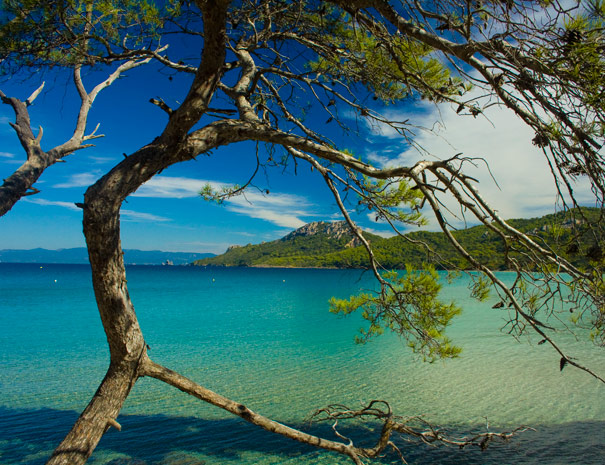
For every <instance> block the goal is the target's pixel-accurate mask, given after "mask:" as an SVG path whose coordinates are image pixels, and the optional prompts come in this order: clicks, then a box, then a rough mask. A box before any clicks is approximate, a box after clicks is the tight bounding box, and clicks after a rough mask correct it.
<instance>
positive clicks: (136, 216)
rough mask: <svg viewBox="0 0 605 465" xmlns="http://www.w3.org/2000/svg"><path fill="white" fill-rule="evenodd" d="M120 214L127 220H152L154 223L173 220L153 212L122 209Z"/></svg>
mask: <svg viewBox="0 0 605 465" xmlns="http://www.w3.org/2000/svg"><path fill="white" fill-rule="evenodd" d="M120 216H121V217H122V218H123V219H124V220H125V221H131V222H147V221H149V222H152V223H156V222H165V221H172V220H171V219H170V218H166V217H165V216H158V215H153V214H151V213H143V212H137V211H134V210H124V209H122V210H120Z"/></svg>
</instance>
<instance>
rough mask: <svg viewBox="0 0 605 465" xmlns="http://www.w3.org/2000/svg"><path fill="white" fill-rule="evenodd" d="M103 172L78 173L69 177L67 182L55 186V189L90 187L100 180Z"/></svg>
mask: <svg viewBox="0 0 605 465" xmlns="http://www.w3.org/2000/svg"><path fill="white" fill-rule="evenodd" d="M100 176H101V172H100V171H99V172H96V171H92V172H90V173H78V174H74V175H72V176H70V177H69V179H68V180H67V181H65V182H62V183H59V184H55V185H54V187H58V188H63V189H69V188H72V187H88V186H90V185H92V184H94V183H95V182H97V180H98V179H99V177H100Z"/></svg>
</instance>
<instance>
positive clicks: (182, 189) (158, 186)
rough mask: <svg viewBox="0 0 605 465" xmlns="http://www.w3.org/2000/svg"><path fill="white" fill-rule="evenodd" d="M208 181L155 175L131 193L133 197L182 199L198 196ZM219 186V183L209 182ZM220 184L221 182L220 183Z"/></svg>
mask: <svg viewBox="0 0 605 465" xmlns="http://www.w3.org/2000/svg"><path fill="white" fill-rule="evenodd" d="M207 183H208V181H203V180H201V179H192V178H183V177H170V176H155V177H153V178H152V179H150V180H149V181H147V182H146V183H145V184H143V185H142V186H141V187H139V189H138V190H137V191H136V192H135V193H134V194H132V196H133V197H156V198H163V199H183V198H187V197H198V196H199V195H200V191H201V190H202V187H204V185H206V184H207ZM211 184H213V186H217V187H219V183H211ZM220 186H222V184H221V185H220ZM219 188H220V187H219Z"/></svg>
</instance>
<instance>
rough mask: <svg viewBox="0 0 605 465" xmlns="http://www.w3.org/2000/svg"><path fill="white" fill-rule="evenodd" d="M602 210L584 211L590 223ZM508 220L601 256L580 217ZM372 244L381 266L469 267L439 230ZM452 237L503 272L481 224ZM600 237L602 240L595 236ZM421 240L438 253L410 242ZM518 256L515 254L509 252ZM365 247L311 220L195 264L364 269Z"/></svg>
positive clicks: (582, 255)
mask: <svg viewBox="0 0 605 465" xmlns="http://www.w3.org/2000/svg"><path fill="white" fill-rule="evenodd" d="M600 213H601V211H600V210H597V209H585V211H584V214H585V216H586V217H587V218H588V220H589V221H590V222H592V221H593V220H594V221H596V220H597V218H598V215H599V214H600ZM509 224H510V225H512V226H513V227H515V228H517V229H519V230H520V231H522V232H524V233H528V234H530V235H531V237H532V238H533V239H534V240H535V241H537V242H539V243H541V244H544V245H546V246H548V247H551V248H553V249H554V250H555V251H556V252H557V253H559V254H562V255H563V256H565V257H566V258H568V259H569V260H570V261H571V262H573V263H575V264H577V265H585V264H587V263H588V261H589V260H594V259H596V260H602V258H603V257H602V251H601V248H600V247H599V246H598V244H597V242H596V240H595V238H594V236H592V235H591V234H587V232H586V231H587V228H586V226H584V224H583V223H582V221H580V220H575V221H573V220H571V219H570V217H569V215H565V214H563V213H557V214H552V215H547V216H544V217H541V218H532V219H515V220H510V221H509ZM364 235H365V237H366V238H367V239H368V240H369V241H370V243H371V244H372V247H373V250H374V254H375V256H376V258H377V259H378V261H379V262H380V263H381V264H382V265H383V266H384V267H385V268H403V267H405V264H412V265H413V266H416V267H420V266H422V264H423V263H434V264H435V265H436V266H437V267H438V268H454V267H458V268H468V263H466V261H465V260H464V259H463V258H462V257H460V256H459V255H458V254H457V253H456V251H455V250H454V248H453V246H452V245H451V244H450V243H449V242H448V241H447V238H446V237H445V235H444V234H443V233H441V232H428V231H416V232H410V233H408V234H406V235H405V237H392V238H389V239H385V238H382V237H379V236H376V235H374V234H370V233H364ZM454 236H455V237H456V239H457V240H458V241H459V242H460V243H461V244H462V245H463V246H464V247H465V248H466V249H467V250H468V251H469V252H470V253H471V254H473V255H474V256H475V257H477V258H479V259H480V260H481V262H482V263H484V264H485V265H487V266H488V267H489V268H491V269H493V270H504V269H506V268H507V265H506V263H505V260H504V245H503V242H502V240H501V239H500V237H499V235H497V234H496V233H494V232H493V231H490V230H488V228H487V227H485V226H475V227H471V228H468V229H464V230H460V231H456V232H454ZM599 240H601V241H602V238H601V239H599ZM412 241H413V242H423V243H424V244H426V245H428V246H429V247H430V249H432V250H433V251H434V252H436V253H431V252H429V251H428V250H427V248H426V247H423V246H421V245H418V244H414V243H413V242H412ZM437 254H438V255H437ZM511 255H512V256H515V257H517V258H519V255H518V254H515V253H514V252H512V253H511ZM368 263H369V262H368V257H367V253H366V251H365V248H364V247H363V246H361V245H360V244H359V243H358V241H357V240H356V239H354V236H353V235H352V233H351V232H350V231H349V229H348V226H347V225H346V223H345V222H344V221H341V222H337V223H327V222H319V223H310V224H308V225H305V226H303V227H302V228H300V229H298V230H296V231H293V232H292V233H290V234H288V235H287V236H285V237H283V238H282V239H279V240H276V241H272V242H266V243H262V244H257V245H252V244H248V245H246V246H243V247H237V246H236V247H231V248H229V250H228V251H227V252H226V253H224V254H223V255H218V256H216V257H211V258H205V259H202V260H197V261H196V262H195V263H194V264H195V265H217V266H291V267H334V268H365V267H367V266H368Z"/></svg>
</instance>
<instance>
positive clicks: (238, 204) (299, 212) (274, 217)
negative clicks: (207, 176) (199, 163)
mask: <svg viewBox="0 0 605 465" xmlns="http://www.w3.org/2000/svg"><path fill="white" fill-rule="evenodd" d="M206 184H210V185H211V186H212V188H213V189H217V190H220V189H222V188H224V187H228V185H227V184H225V183H221V182H216V181H207V180H202V179H192V178H184V177H169V176H155V177H154V178H152V179H150V180H149V181H148V182H146V183H145V184H143V185H142V186H141V187H140V188H139V189H138V190H137V191H136V192H135V193H134V194H133V197H156V198H176V199H180V198H191V197H199V195H200V190H201V189H202V187H204V186H205V185H206ZM224 205H225V207H226V208H227V210H229V211H232V212H234V213H238V214H241V215H245V216H249V217H251V218H257V219H261V220H265V221H269V222H270V223H273V224H275V225H277V226H281V227H285V228H299V227H301V226H303V225H304V224H305V221H303V220H302V219H301V217H305V216H311V213H310V212H309V209H310V207H311V205H310V204H309V202H308V201H307V199H306V198H304V197H302V196H298V195H291V194H279V193H271V194H268V195H266V194H263V193H261V192H257V191H254V190H249V191H246V192H245V193H244V194H240V195H238V196H236V197H231V198H229V199H226V200H225V202H224Z"/></svg>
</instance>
